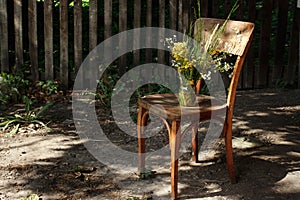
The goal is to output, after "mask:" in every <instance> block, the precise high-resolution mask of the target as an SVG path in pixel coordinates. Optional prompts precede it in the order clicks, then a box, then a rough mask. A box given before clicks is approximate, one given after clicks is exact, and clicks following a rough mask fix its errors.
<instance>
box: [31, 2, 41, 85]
mask: <svg viewBox="0 0 300 200" xmlns="http://www.w3.org/2000/svg"><path fill="white" fill-rule="evenodd" d="M28 19H29V20H28V37H29V56H30V62H31V74H32V79H33V80H35V81H37V80H39V66H38V38H37V9H36V0H29V2H28Z"/></svg>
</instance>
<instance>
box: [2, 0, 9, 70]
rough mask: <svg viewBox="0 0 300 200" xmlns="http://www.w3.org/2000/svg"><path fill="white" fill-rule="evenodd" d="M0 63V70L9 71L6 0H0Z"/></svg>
mask: <svg viewBox="0 0 300 200" xmlns="http://www.w3.org/2000/svg"><path fill="white" fill-rule="evenodd" d="M0 49H1V51H0V53H1V55H0V56H1V57H0V63H1V72H8V71H9V58H8V24H7V0H0Z"/></svg>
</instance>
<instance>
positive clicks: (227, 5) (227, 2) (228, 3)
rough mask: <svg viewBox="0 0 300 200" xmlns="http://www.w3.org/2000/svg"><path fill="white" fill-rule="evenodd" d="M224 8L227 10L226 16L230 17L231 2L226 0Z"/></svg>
mask: <svg viewBox="0 0 300 200" xmlns="http://www.w3.org/2000/svg"><path fill="white" fill-rule="evenodd" d="M224 8H225V16H224V17H226V16H228V14H229V12H230V10H231V0H225V4H224Z"/></svg>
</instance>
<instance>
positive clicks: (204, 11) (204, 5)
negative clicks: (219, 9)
mask: <svg viewBox="0 0 300 200" xmlns="http://www.w3.org/2000/svg"><path fill="white" fill-rule="evenodd" d="M201 17H208V0H202V1H201Z"/></svg>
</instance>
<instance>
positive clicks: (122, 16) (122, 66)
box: [119, 0, 127, 75]
mask: <svg viewBox="0 0 300 200" xmlns="http://www.w3.org/2000/svg"><path fill="white" fill-rule="evenodd" d="M126 29H127V0H119V32H123V31H126ZM126 44H127V38H126V36H125V37H122V38H121V39H119V48H120V49H124V48H125V47H126ZM126 62H127V59H126V55H123V56H120V58H119V74H120V75H122V74H124V73H125V72H126Z"/></svg>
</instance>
